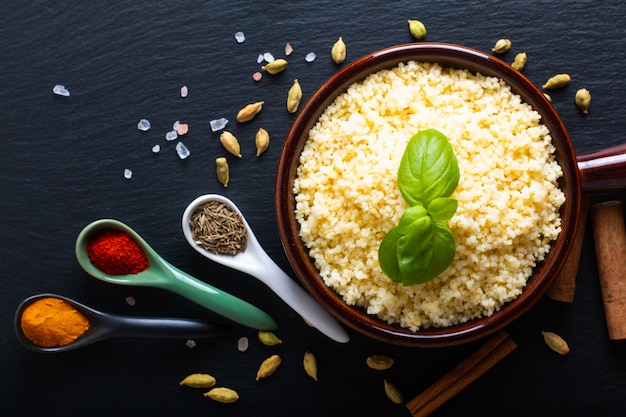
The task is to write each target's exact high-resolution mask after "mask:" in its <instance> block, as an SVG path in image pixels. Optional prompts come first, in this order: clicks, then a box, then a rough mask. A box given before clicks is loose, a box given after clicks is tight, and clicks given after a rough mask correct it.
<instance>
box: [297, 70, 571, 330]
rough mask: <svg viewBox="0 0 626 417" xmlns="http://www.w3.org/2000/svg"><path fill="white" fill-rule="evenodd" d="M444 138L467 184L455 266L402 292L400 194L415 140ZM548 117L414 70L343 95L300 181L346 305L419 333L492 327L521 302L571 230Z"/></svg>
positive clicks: (311, 239) (483, 80)
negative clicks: (506, 307) (390, 250)
mask: <svg viewBox="0 0 626 417" xmlns="http://www.w3.org/2000/svg"><path fill="white" fill-rule="evenodd" d="M430 128H434V129H437V130H439V131H440V132H442V133H444V134H445V135H446V136H447V137H448V138H449V140H450V143H451V145H452V147H453V149H454V152H455V154H456V157H457V160H458V163H459V168H460V173H461V178H460V181H459V185H458V187H457V189H456V191H455V192H454V193H453V194H452V195H451V197H452V198H455V199H457V200H458V203H459V206H458V210H457V212H456V214H455V215H454V217H453V218H452V219H451V220H449V221H448V226H449V227H450V229H451V230H452V232H453V234H454V236H455V240H456V255H455V259H454V261H453V263H452V265H451V266H450V267H449V268H448V269H447V270H446V271H445V272H443V273H442V274H441V275H439V276H438V277H436V278H435V279H434V280H432V281H429V282H426V283H424V284H417V285H412V286H403V285H402V284H399V283H396V282H393V281H391V280H390V279H389V278H388V277H387V276H386V275H385V274H384V273H383V271H382V270H381V268H380V266H379V263H378V246H379V244H380V242H381V240H382V238H383V237H384V236H385V234H386V233H387V231H389V229H391V228H392V227H393V226H395V225H396V224H397V223H398V221H399V219H400V216H401V215H402V213H403V212H404V210H405V209H406V208H407V207H408V206H407V204H406V203H405V202H404V200H403V199H402V196H401V195H400V192H399V190H398V186H397V171H398V167H399V164H400V159H401V157H402V154H403V152H404V149H405V147H406V145H407V143H408V141H409V139H410V138H411V137H412V136H413V135H415V134H416V133H418V132H420V131H422V130H424V129H430ZM554 151H555V150H554V147H553V145H552V139H551V137H550V134H549V131H548V129H547V128H546V127H545V126H544V125H543V124H542V123H541V120H540V115H539V114H538V113H537V112H536V111H535V110H533V109H532V108H531V107H530V106H529V105H528V104H526V103H524V102H522V100H521V98H520V97H519V96H518V95H515V94H514V93H512V92H511V90H510V88H509V87H508V86H507V85H506V84H505V82H504V81H502V80H500V79H498V78H496V77H486V76H483V75H480V74H473V73H471V72H469V71H466V70H457V69H451V68H445V67H442V66H440V65H439V64H430V63H418V62H408V63H401V64H399V65H398V66H397V67H395V68H393V69H390V70H381V71H379V72H377V73H375V74H372V75H370V76H368V77H367V78H366V79H365V80H363V81H361V82H359V83H355V84H353V85H352V86H350V87H349V89H348V90H347V91H346V92H345V93H343V94H341V95H339V96H338V97H337V98H336V99H335V100H334V102H333V103H332V104H331V105H330V106H328V108H327V109H326V110H325V111H324V113H323V114H322V115H321V116H320V118H319V120H318V122H317V123H316V125H315V126H314V127H313V128H312V129H311V131H310V132H309V138H308V140H307V142H306V145H305V147H304V149H303V151H302V154H301V156H300V164H299V166H298V169H297V174H296V179H295V182H294V193H295V198H296V217H297V220H298V222H299V224H300V234H301V238H302V240H303V242H304V243H305V245H306V246H307V248H308V249H309V254H310V256H311V257H312V258H313V259H314V260H315V264H316V266H317V268H318V269H319V270H320V274H321V276H322V278H323V279H324V281H325V283H326V285H328V286H329V287H331V288H333V289H334V290H335V291H336V292H337V293H338V294H340V295H341V297H342V298H343V299H344V300H345V302H346V303H348V304H350V305H357V306H360V307H363V308H364V309H365V310H366V311H367V313H368V314H372V315H376V316H378V317H379V318H380V319H382V320H384V321H386V322H388V323H397V324H399V325H401V326H402V327H405V328H408V329H411V330H413V331H417V330H419V329H422V328H429V327H446V326H451V325H454V324H458V323H462V322H466V321H468V320H471V319H473V318H477V317H481V316H489V315H491V314H493V313H494V312H495V311H497V310H498V309H500V308H501V307H502V305H503V304H505V303H506V302H508V301H511V300H513V299H515V298H516V297H517V296H518V295H519V294H520V293H521V292H522V290H523V288H524V286H525V285H526V282H527V280H528V278H529V277H530V276H531V274H532V270H533V266H534V265H535V264H536V263H537V262H539V261H541V260H542V259H544V257H545V256H546V254H547V253H548V252H549V250H550V247H551V241H553V240H554V239H556V237H557V236H558V234H559V233H560V231H561V218H560V215H559V208H560V207H561V205H562V204H563V203H564V201H565V195H564V193H563V192H562V191H561V190H560V188H559V185H558V179H559V178H560V177H561V176H562V170H561V167H560V166H559V165H558V163H557V162H556V161H555V158H554Z"/></svg>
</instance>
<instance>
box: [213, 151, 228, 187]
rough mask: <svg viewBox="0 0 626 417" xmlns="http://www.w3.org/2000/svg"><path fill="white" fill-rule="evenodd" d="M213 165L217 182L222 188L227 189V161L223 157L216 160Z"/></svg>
mask: <svg viewBox="0 0 626 417" xmlns="http://www.w3.org/2000/svg"><path fill="white" fill-rule="evenodd" d="M215 165H216V169H215V171H216V173H217V179H218V180H219V182H221V183H222V185H223V186H224V187H228V181H230V173H229V171H230V170H229V168H228V161H227V160H226V158H224V157H220V158H216V159H215Z"/></svg>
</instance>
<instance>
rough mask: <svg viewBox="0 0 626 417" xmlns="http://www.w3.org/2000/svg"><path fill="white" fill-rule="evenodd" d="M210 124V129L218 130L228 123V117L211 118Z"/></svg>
mask: <svg viewBox="0 0 626 417" xmlns="http://www.w3.org/2000/svg"><path fill="white" fill-rule="evenodd" d="M210 124H211V130H212V131H213V132H217V131H218V130H222V129H224V128H225V127H226V125H227V124H228V119H225V118H223V117H221V118H219V119H215V120H211V122H210Z"/></svg>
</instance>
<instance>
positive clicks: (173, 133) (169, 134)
mask: <svg viewBox="0 0 626 417" xmlns="http://www.w3.org/2000/svg"><path fill="white" fill-rule="evenodd" d="M176 138H178V133H176V131H175V130H170V131H169V132H167V133H166V134H165V140H174V139H176Z"/></svg>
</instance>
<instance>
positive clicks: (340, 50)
mask: <svg viewBox="0 0 626 417" xmlns="http://www.w3.org/2000/svg"><path fill="white" fill-rule="evenodd" d="M330 57H331V58H332V59H333V62H334V63H335V64H341V63H343V61H345V60H346V44H345V43H344V41H343V39H342V37H341V36H340V37H339V39H338V40H337V42H335V44H334V45H333V47H332V49H331V50H330Z"/></svg>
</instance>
